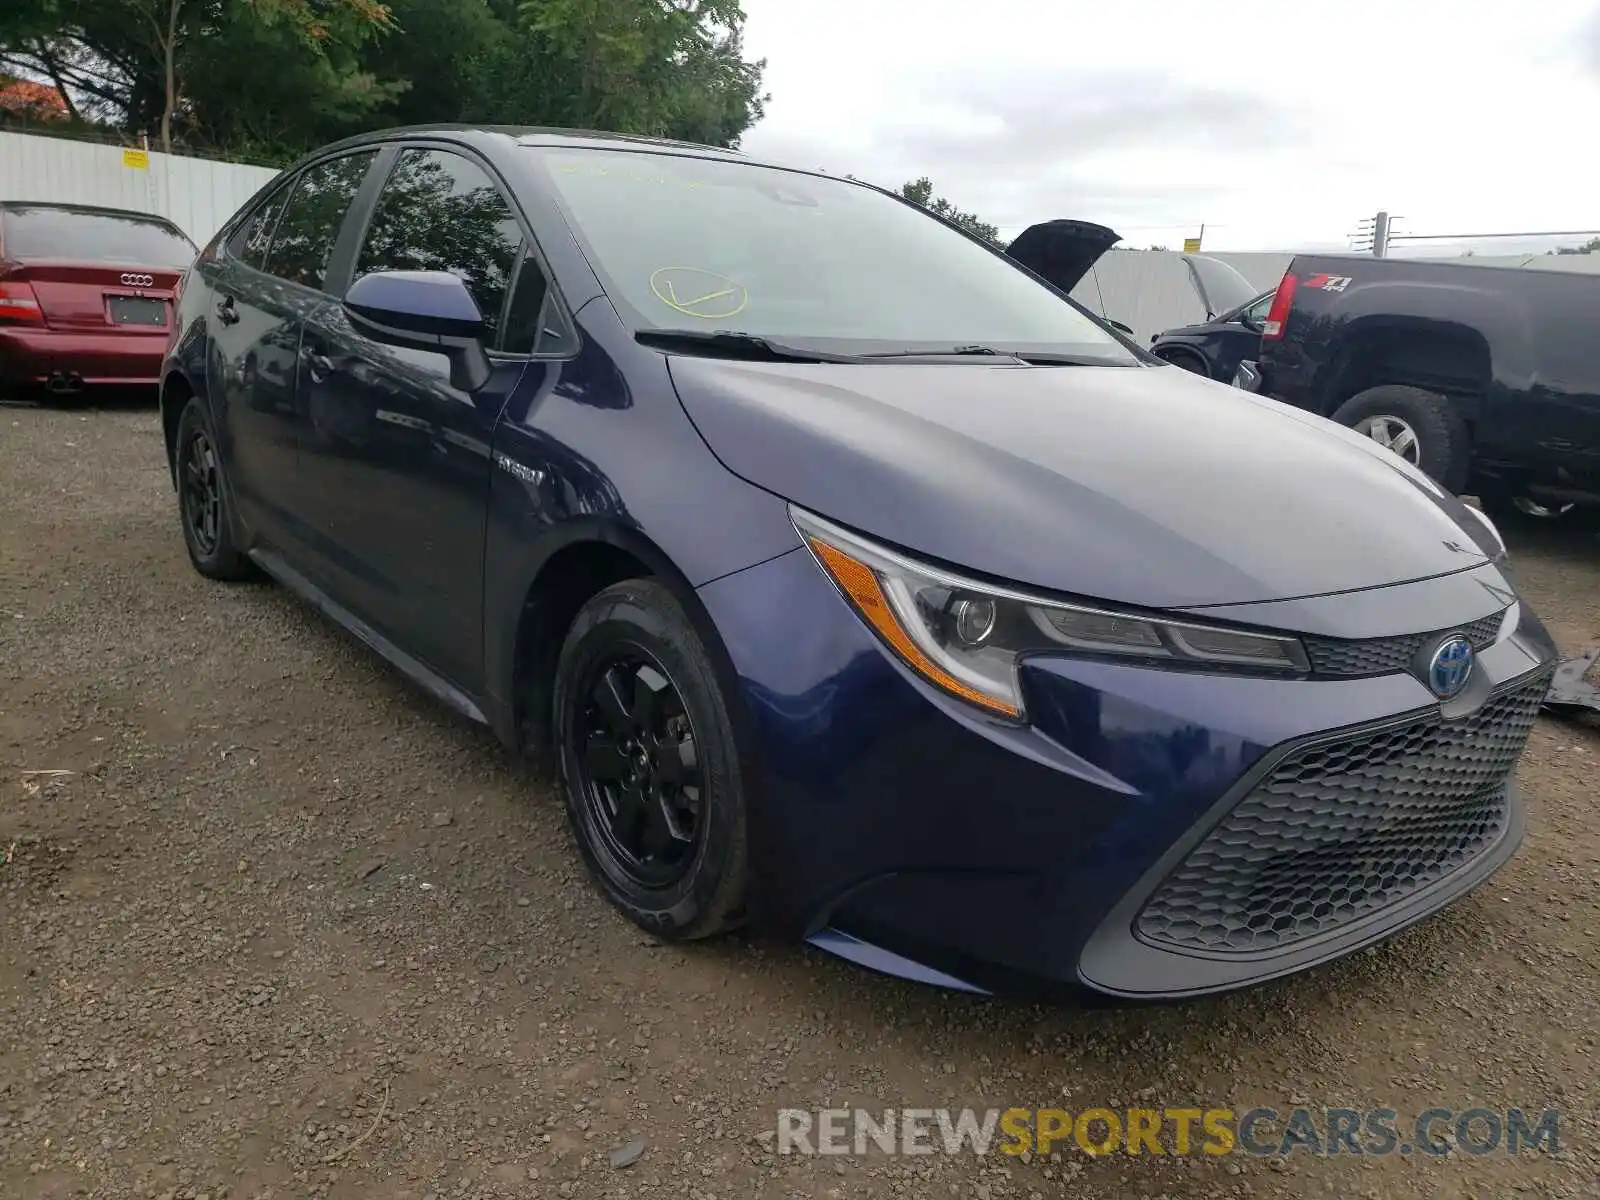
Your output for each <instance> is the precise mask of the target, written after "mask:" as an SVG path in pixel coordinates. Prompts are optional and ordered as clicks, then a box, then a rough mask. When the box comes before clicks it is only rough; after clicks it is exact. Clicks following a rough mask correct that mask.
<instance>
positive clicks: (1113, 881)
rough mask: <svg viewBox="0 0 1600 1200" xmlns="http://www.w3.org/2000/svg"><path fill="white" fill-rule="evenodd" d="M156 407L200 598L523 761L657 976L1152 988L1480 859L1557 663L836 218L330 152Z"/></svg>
mask: <svg viewBox="0 0 1600 1200" xmlns="http://www.w3.org/2000/svg"><path fill="white" fill-rule="evenodd" d="M1035 240H1037V241H1040V242H1048V241H1049V238H1048V237H1047V236H1045V237H1041V238H1039V239H1035ZM1040 269H1041V271H1042V267H1041V268H1040ZM161 411H162V418H163V426H164V429H165V433H166V439H167V447H168V452H169V455H170V460H171V464H172V472H173V479H174V483H175V486H176V490H177V495H178V499H179V508H180V513H181V519H182V529H183V536H184V539H185V542H186V543H187V547H188V551H189V555H190V558H191V559H192V561H193V563H194V566H195V567H196V569H198V570H199V571H200V572H201V573H202V574H204V575H206V576H208V577H211V578H214V579H225V580H228V579H240V578H243V577H245V576H248V575H250V574H252V573H255V572H257V571H262V572H265V573H266V574H267V575H269V576H271V577H272V578H274V579H276V580H278V581H279V582H280V583H281V584H283V585H284V586H285V587H287V588H289V589H290V590H292V591H293V592H295V593H297V594H299V595H300V596H302V597H304V598H305V599H306V600H307V601H309V602H310V603H311V604H313V605H315V606H316V607H317V608H319V609H320V610H322V612H324V613H325V614H327V615H328V616H329V617H330V618H332V619H333V620H334V621H336V622H337V623H339V624H340V625H342V626H344V627H345V628H346V629H348V630H349V631H351V632H352V633H354V634H355V635H356V636H357V637H359V638H360V639H361V640H362V641H364V642H366V643H367V644H368V645H369V646H371V647H372V648H373V649H375V650H376V651H377V652H378V653H380V654H382V655H383V656H384V657H385V658H387V659H389V660H390V661H391V662H392V663H394V664H395V665H396V666H397V667H398V668H399V669H400V670H402V671H404V672H405V673H406V674H407V675H409V676H411V677H412V678H413V679H414V680H416V681H417V682H418V683H420V684H421V685H422V686H423V687H425V688H426V689H427V690H429V691H430V692H432V693H433V694H434V695H435V696H437V697H438V698H439V699H441V700H442V701H444V702H445V703H446V704H448V705H450V706H452V707H453V708H455V709H457V710H459V711H460V712H461V713H463V714H465V715H466V716H467V717H470V718H471V719H473V720H475V721H481V722H483V723H485V724H487V725H489V726H490V727H492V728H493V729H494V731H495V732H496V733H497V734H498V735H499V737H500V738H502V739H503V740H504V741H505V742H506V743H507V744H508V745H511V746H513V747H516V748H518V749H519V750H523V751H526V752H529V753H532V754H536V755H537V754H548V756H549V759H550V761H551V762H553V763H554V764H556V769H557V771H558V773H559V778H560V782H561V786H562V789H563V792H564V794H565V799H566V804H567V808H568V812H569V814H570V817H571V822H572V828H573V830H574V833H575V835H576V840H577V843H578V847H579V849H580V850H581V852H582V854H583V856H584V859H585V861H586V862H587V864H588V866H589V868H590V870H591V871H592V873H593V875H594V878H595V880H596V881H597V883H598V884H599V886H600V887H601V888H602V889H603V890H604V891H605V893H606V894H607V896H609V897H610V899H611V900H612V901H613V902H614V903H615V904H616V905H617V907H619V908H620V909H621V910H622V911H623V912H624V913H626V914H627V915H628V916H629V917H630V918H632V919H633V920H634V921H636V922H638V923H639V924H640V925H642V926H644V927H645V928H647V929H649V930H651V931H653V932H655V933H657V934H659V935H661V936H662V937H665V938H669V939H691V938H700V937H704V936H707V935H710V934H715V933H718V932H721V931H724V930H727V929H730V928H732V927H734V926H737V925H739V924H741V923H749V924H752V925H754V926H756V927H758V928H761V929H764V930H767V931H771V932H774V933H777V934H779V935H785V936H789V937H793V938H802V939H809V940H811V941H812V942H814V943H815V944H818V945H821V946H824V947H827V948H828V949H831V950H833V951H835V952H837V953H840V954H843V955H845V956H847V957H850V958H853V959H855V960H857V961H860V962H864V963H867V964H869V965H871V966H874V967H876V968H879V969H882V970H886V971H890V972H894V973H898V974H903V975H907V976H911V977H914V978H920V979H925V980H930V981H933V982H938V983H942V984H944V985H947V986H951V987H964V988H968V989H973V990H983V991H996V990H1006V991H1011V992H1039V991H1043V992H1047V993H1048V992H1056V991H1063V992H1071V991H1077V992H1080V993H1081V992H1083V991H1088V992H1094V993H1100V994H1105V995H1111V996H1117V997H1176V996H1190V995H1195V994H1199V993H1204V992H1212V991H1218V990H1222V989H1227V988H1232V987H1236V986H1239V985H1243V984H1247V983H1252V982H1256V981H1259V980H1263V979H1268V978H1272V977H1275V976H1280V975H1283V974H1285V973H1288V972H1291V971H1295V970H1298V969H1301V968H1304V967H1308V966H1311V965H1312V964H1315V963H1320V962H1324V961H1326V960H1328V959H1331V958H1334V957H1336V956H1338V955H1341V954H1344V953H1347V952H1349V951H1351V950H1354V949H1356V948H1357V947H1360V946H1365V945H1368V944H1370V943H1372V942H1374V941H1377V940H1378V939H1380V938H1383V937H1386V936H1388V935H1391V934H1393V933H1394V932H1396V931H1397V930H1399V929H1401V928H1403V927H1405V926H1407V925H1409V924H1411V923H1412V922H1414V921H1416V920H1417V919H1419V918H1421V917H1423V916H1425V915H1427V914H1429V913H1431V912H1433V911H1435V910H1437V909H1438V908H1440V907H1441V906H1443V905H1445V904H1447V903H1449V902H1450V901H1452V900H1454V899H1456V898H1457V897H1459V896H1461V895H1463V894H1464V893H1466V892H1467V891H1469V890H1470V889H1472V888H1473V887H1475V886H1476V885H1478V884H1480V883H1481V882H1483V880H1484V879H1485V878H1487V877H1488V876H1489V874H1490V873H1491V872H1492V871H1494V870H1495V869H1496V868H1497V867H1499V866H1500V865H1501V864H1502V863H1504V862H1505V861H1506V859H1507V858H1508V857H1509V856H1510V855H1511V853H1512V852H1513V850H1514V849H1515V847H1516V845H1517V843H1518V841H1519V839H1520V837H1521V834H1522V825H1523V815H1522V813H1523V810H1522V806H1521V804H1520V802H1519V800H1518V798H1517V795H1516V792H1515V790H1514V788H1513V786H1512V781H1511V775H1512V768H1513V765H1514V764H1515V762H1516V760H1517V757H1518V755H1519V754H1520V752H1521V750H1522V748H1523V744H1524V742H1525V740H1526V738H1527V736H1528V732H1529V729H1530V728H1531V726H1532V724H1533V721H1534V716H1535V713H1536V712H1537V710H1538V707H1539V703H1540V700H1541V698H1542V697H1543V695H1544V691H1545V686H1546V680H1547V678H1548V676H1549V674H1550V671H1551V666H1552V661H1553V658H1554V650H1553V647H1552V645H1551V642H1550V639H1549V638H1548V636H1547V635H1546V633H1545V631H1544V629H1543V627H1542V626H1541V625H1540V623H1539V621H1538V620H1537V618H1536V617H1535V616H1534V615H1533V614H1532V613H1531V612H1530V611H1529V610H1528V609H1527V607H1526V606H1525V605H1523V604H1522V603H1520V602H1519V600H1518V598H1517V594H1516V592H1515V590H1514V589H1513V586H1512V583H1511V581H1510V578H1509V576H1508V574H1507V570H1506V564H1505V549H1504V546H1503V544H1502V543H1501V541H1500V539H1499V536H1498V535H1497V534H1496V532H1495V531H1494V528H1493V526H1492V525H1491V524H1490V523H1489V522H1488V520H1487V519H1486V518H1484V517H1482V516H1481V515H1480V514H1478V513H1477V512H1476V511H1475V510H1471V509H1468V508H1466V507H1463V506H1462V505H1461V504H1460V503H1458V502H1457V501H1456V500H1455V499H1454V498H1453V497H1451V496H1450V495H1447V494H1445V493H1444V492H1442V491H1441V490H1440V489H1439V488H1437V487H1436V486H1435V485H1434V484H1432V483H1431V482H1430V481H1429V480H1428V479H1427V478H1426V477H1424V476H1423V475H1421V474H1420V473H1419V472H1417V471H1415V470H1413V469H1412V468H1410V467H1409V466H1407V465H1406V464H1405V463H1404V462H1403V461H1402V460H1400V459H1399V458H1397V457H1396V456H1395V455H1392V454H1389V453H1387V452H1385V451H1383V450H1382V449H1381V448H1378V447H1376V446H1375V445H1374V444H1373V443H1372V442H1371V441H1370V440H1369V439H1367V438H1364V437H1361V436H1359V435H1357V434H1355V433H1352V432H1350V431H1348V430H1345V429H1343V428H1341V427H1339V426H1336V425H1333V424H1331V423H1330V422H1327V421H1324V420H1322V419H1320V418H1317V417H1314V416H1311V415H1309V414H1307V413H1304V412H1300V411H1298V410H1294V409H1289V408H1285V407H1283V406H1280V405H1277V404H1274V403H1272V402H1271V401H1267V400H1263V399H1260V398H1258V397H1255V396H1251V395H1248V394H1246V393H1244V392H1242V391H1239V390H1237V389H1233V388H1229V387H1227V386H1225V385H1223V384H1218V383H1211V382H1207V381H1204V380H1201V379H1199V378H1197V377H1196V376H1195V375H1193V374H1191V373H1189V372H1186V371H1182V370H1179V369H1177V368H1174V367H1171V366H1167V365H1163V364H1161V363H1160V362H1159V361H1158V360H1156V359H1155V358H1154V357H1152V356H1151V355H1149V354H1148V353H1147V352H1145V351H1143V350H1141V349H1139V348H1137V347H1135V346H1134V345H1133V344H1132V343H1130V342H1128V341H1127V340H1126V339H1124V338H1122V337H1120V336H1119V335H1117V334H1116V333H1114V332H1112V331H1110V330H1108V329H1107V328H1106V327H1105V326H1104V325H1103V324H1101V323H1099V322H1097V321H1096V320H1095V319H1093V318H1091V317H1090V316H1088V315H1086V314H1085V313H1084V312H1083V311H1082V310H1081V309H1080V308H1078V307H1077V306H1075V305H1074V304H1072V303H1071V302H1070V301H1068V300H1067V299H1066V298H1065V297H1064V296H1063V295H1062V294H1061V293H1060V291H1058V290H1057V289H1056V288H1055V287H1053V286H1051V285H1050V284H1048V283H1046V282H1044V281H1043V279H1042V278H1041V275H1039V274H1034V273H1033V270H1031V269H1030V267H1029V265H1028V264H1027V263H1026V262H1018V261H1014V260H1012V259H1008V258H1007V257H1006V256H1005V255H1003V254H1002V253H1000V252H998V251H996V250H994V249H992V248H991V247H989V246H988V245H986V244H984V243H982V242H979V241H977V240H974V239H973V238H971V237H969V236H967V235H966V234H964V233H963V232H961V231H959V230H958V229H956V228H955V227H953V226H951V225H948V224H946V223H944V222H943V221H941V220H939V219H938V218H935V217H933V216H930V215H929V214H928V213H926V212H925V211H923V210H921V209H919V208H917V207H915V206H913V205H911V204H909V203H906V202H904V201H902V200H900V199H899V198H897V197H895V196H893V195H891V194H889V193H887V192H884V191H881V190H878V189H875V188H873V187H870V186H867V185H865V184H862V183H859V182H855V181H853V180H847V179H839V178H832V177H828V176H825V175H821V174H816V173H812V172H807V171H797V170H788V169H783V168H779V167H775V166H769V165H764V164H761V163H757V162H754V161H752V160H750V159H748V158H746V157H744V156H743V155H740V154H737V153H734V152H731V151H723V150H714V149H707V148H704V147H699V146H689V145H680V144H675V143H666V142H654V141H645V140H639V139H630V138H622V137H603V136H593V135H586V134H575V133H562V132H555V131H541V130H519V129H492V130H474V129H461V128H428V129H411V130H398V131H393V132H388V133H382V134H375V135H371V136H366V137H362V138H358V139H355V140H351V141H347V142H342V143H340V144H338V145H335V146H331V147H329V148H327V149H326V150H323V151H321V152H319V153H317V154H315V155H312V156H310V157H309V158H307V159H305V160H304V161H302V162H300V163H299V164H297V165H296V166H294V167H293V168H291V169H290V170H288V171H286V172H284V173H283V174H282V175H281V176H280V177H279V178H277V179H276V180H274V181H273V182H272V183H271V184H269V185H268V186H267V187H266V188H265V189H263V190H262V192H261V193H260V194H259V195H257V196H256V197H255V198H254V199H252V200H251V201H250V203H249V204H248V205H247V206H246V207H245V208H244V210H243V211H242V212H240V213H239V214H238V215H237V216H236V217H234V218H233V219H232V220H231V221H230V222H229V223H228V224H227V226H226V227H225V228H223V229H222V231H221V232H220V233H219V234H218V235H217V236H216V237H215V238H214V239H213V240H212V242H211V243H210V244H209V245H208V246H207V247H206V248H205V250H204V251H203V252H202V253H201V255H200V257H199V259H198V260H197V262H196V263H195V265H194V266H193V268H192V269H191V270H190V272H189V273H188V275H187V276H186V278H185V280H184V282H183V286H182V289H181V297H180V300H179V306H178V313H177V321H176V328H175V330H174V333H173V337H172V341H171V345H170V347H169V351H168V355H167V359H166V363H165V367H164V371H163V382H162V389H161Z"/></svg>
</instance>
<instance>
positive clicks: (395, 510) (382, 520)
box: [299, 146, 544, 692]
mask: <svg viewBox="0 0 1600 1200" xmlns="http://www.w3.org/2000/svg"><path fill="white" fill-rule="evenodd" d="M523 247H524V239H523V233H522V229H521V227H520V225H519V224H518V222H517V219H516V218H515V216H514V215H513V212H512V209H511V206H510V204H509V203H508V202H507V200H506V198H505V195H504V193H503V192H502V190H501V188H500V185H499V184H498V183H497V181H496V180H495V179H494V178H493V177H492V176H491V175H490V174H489V173H488V171H487V170H486V169H485V168H484V167H482V166H481V165H479V164H478V163H477V162H476V161H474V160H472V159H470V158H468V157H466V156H465V155H463V154H461V153H458V152H456V151H453V150H445V149H435V148H429V147H421V146H416V147H408V148H405V149H403V150H401V151H400V153H399V154H398V156H397V157H396V158H395V160H394V164H393V167H392V169H391V171H390V174H389V177H388V179H387V181H386V182H385V183H384V185H383V188H382V190H381V191H380V192H379V193H378V196H377V199H376V202H375V204H374V207H373V210H372V215H371V218H370V220H369V222H368V224H367V228H366V230H365V233H364V235H363V236H362V238H361V241H360V245H359V249H358V251H357V252H356V254H355V259H354V263H353V269H352V270H351V271H350V272H349V281H348V282H353V281H354V280H356V279H358V278H360V277H361V276H362V275H365V274H368V273H370V272H373V271H389V270H432V271H451V272H453V273H455V274H457V275H459V276H460V277H461V278H462V279H463V280H465V281H466V283H467V286H468V289H469V290H470V291H471V293H472V296H473V298H474V299H475V300H476V301H477V303H478V308H479V310H480V311H481V312H482V313H483V315H484V318H485V324H486V330H487V332H486V336H485V345H486V346H487V347H488V348H489V349H491V351H495V350H499V351H516V350H520V351H522V353H526V351H528V350H531V349H532V346H531V344H530V345H527V346H522V347H516V346H512V345H509V344H508V342H507V338H508V337H510V336H512V335H511V333H510V330H511V329H512V328H513V327H516V326H518V324H519V322H518V319H517V316H516V313H517V312H518V311H519V309H518V305H515V304H512V305H508V303H507V297H508V293H510V292H511V291H512V290H513V288H512V284H513V275H514V274H516V273H518V271H519V264H520V263H521V261H522V255H523ZM537 271H538V268H537V265H536V264H534V263H532V262H531V261H530V262H529V263H528V264H527V267H526V269H523V270H521V272H520V275H519V280H518V285H517V287H516V289H515V290H516V292H517V294H518V295H519V296H522V295H525V294H526V295H530V296H531V299H530V302H531V303H533V304H534V305H535V306H537V302H538V300H539V299H542V296H543V292H544V287H543V282H542V278H539V277H537ZM530 272H532V274H531V275H530V274H529V273H530ZM534 292H536V293H537V294H531V293H534ZM491 357H492V362H493V369H492V371H491V374H490V378H489V380H488V382H487V383H486V384H485V385H484V386H483V387H481V388H479V389H477V390H476V391H473V392H466V391H462V390H460V389H459V388H457V387H455V386H454V385H452V383H451V381H450V365H449V360H448V359H446V358H445V357H444V355H442V354H434V353H431V352H428V351H421V350H409V349H402V348H399V347H396V346H391V345H386V344H383V343H380V342H376V341H373V340H371V339H369V338H367V337H365V336H363V335H362V334H361V333H359V332H358V331H357V330H356V329H355V328H354V327H353V326H352V325H351V323H350V321H349V320H348V319H347V318H346V315H345V313H344V309H343V307H342V306H341V305H340V304H339V303H337V302H332V301H330V302H329V303H327V304H326V305H324V306H323V307H322V308H320V309H319V310H318V311H317V312H316V313H315V314H314V315H313V316H312V318H311V320H310V321H309V322H308V324H307V327H306V335H305V339H304V342H303V344H302V347H301V358H302V363H301V376H300V378H301V395H300V401H299V403H300V405H301V407H302V409H303V410H304V411H305V413H306V423H305V427H304V430H303V437H302V440H301V456H300V457H301V479H302V483H303V487H304V489H305V494H306V496H307V499H308V503H310V505H311V506H312V507H313V508H314V509H315V511H316V513H317V519H318V524H319V528H318V533H319V539H318V540H319V543H320V544H321V545H323V546H324V547H325V548H326V551H327V554H326V560H325V562H324V564H323V565H324V569H325V570H326V571H328V572H330V573H331V574H333V575H334V576H335V577H336V578H335V580H334V587H335V590H336V591H337V593H338V594H340V595H342V596H343V595H348V596H350V597H351V600H352V605H351V606H352V607H353V608H355V609H356V610H357V611H358V612H359V613H361V615H363V616H364V617H365V618H366V619H368V620H370V621H371V622H372V623H373V624H374V625H375V626H377V627H378V628H379V629H380V630H382V631H384V632H385V633H387V634H388V635H389V636H390V637H392V638H393V639H394V640H395V641H396V642H397V643H398V644H400V645H401V646H403V647H404V648H405V649H406V650H407V651H408V652H411V653H413V654H415V655H417V656H418V657H419V658H421V659H422V660H423V661H425V662H426V663H427V664H428V665H429V666H430V667H432V668H433V669H434V670H436V671H438V672H439V673H440V674H442V675H444V676H445V677H446V678H448V679H450V680H451V681H452V682H453V683H455V684H456V685H457V686H459V687H462V688H464V689H465V690H467V691H469V692H477V691H479V690H480V689H481V687H482V683H483V645H482V642H483V545H484V520H485V513H486V511H487V499H488V488H489V472H490V466H491V450H490V443H491V439H492V436H493V432H494V425H495V421H496V419H497V418H498V417H499V415H500V410H501V408H502V407H503V406H504V404H505V401H506V398H507V397H508V396H509V395H510V393H511V390H512V388H514V387H515V386H516V384H517V381H518V379H519V378H520V377H521V375H522V373H523V371H524V369H525V367H526V365H527V360H526V358H525V357H522V356H521V355H520V354H507V353H502V354H499V355H492V356H491Z"/></svg>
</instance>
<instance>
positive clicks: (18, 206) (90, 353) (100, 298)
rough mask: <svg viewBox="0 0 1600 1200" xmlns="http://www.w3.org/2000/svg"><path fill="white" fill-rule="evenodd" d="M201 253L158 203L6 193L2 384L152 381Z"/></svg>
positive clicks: (59, 389)
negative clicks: (144, 206) (185, 278)
mask: <svg viewBox="0 0 1600 1200" xmlns="http://www.w3.org/2000/svg"><path fill="white" fill-rule="evenodd" d="M194 257H195V247H194V243H193V242H191V241H190V240H189V239H188V238H187V237H185V236H184V234H183V231H182V230H180V229H179V228H178V227H177V226H176V225H173V224H172V223H171V222H170V221H167V220H165V219H164V218H162V217H157V216H153V215H151V214H149V213H138V212H125V211H123V210H121V209H114V208H90V207H86V206H83V205H77V204H35V203H32V202H24V201H5V202H0V392H14V391H23V390H36V389H40V388H42V389H43V390H44V391H45V392H46V393H47V394H49V395H53V396H57V397H64V396H71V395H74V394H76V393H79V392H81V391H82V390H83V389H84V388H86V387H89V386H92V385H95V384H149V385H152V386H153V385H154V384H155V383H156V382H157V381H158V379H159V377H160V374H161V358H162V355H163V354H164V353H165V351H166V346H167V332H168V329H169V328H170V326H171V323H172V307H173V303H174V301H175V300H176V297H177V289H178V281H179V279H180V278H181V277H182V275H183V273H184V271H186V270H187V269H188V267H189V264H190V263H191V262H193V261H194Z"/></svg>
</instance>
